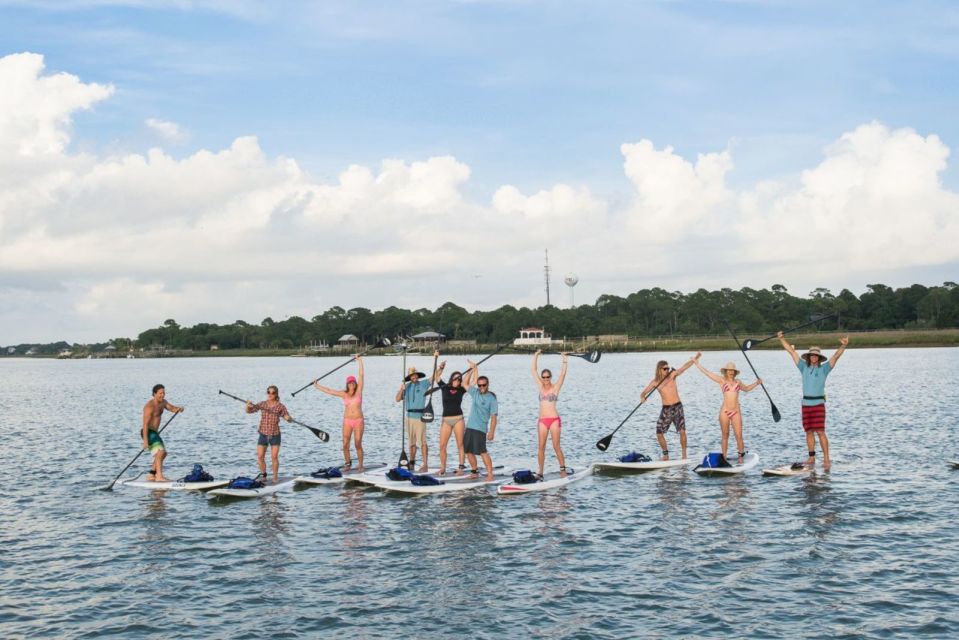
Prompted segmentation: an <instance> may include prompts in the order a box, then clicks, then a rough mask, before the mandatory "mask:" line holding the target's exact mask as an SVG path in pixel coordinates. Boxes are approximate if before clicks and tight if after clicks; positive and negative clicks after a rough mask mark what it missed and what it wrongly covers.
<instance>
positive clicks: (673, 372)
mask: <svg viewBox="0 0 959 640" xmlns="http://www.w3.org/2000/svg"><path fill="white" fill-rule="evenodd" d="M701 355H703V354H702V353H697V354H696V355H695V356H693V357H692V358H690V359H689V362H687V363H686V364H684V365H683V366H681V367H680V368H679V369H670V368H669V364H668V363H667V362H666V361H665V360H660V361H659V362H657V363H656V377H655V378H653V379H652V380H651V381H650V383H649V384H648V385H646V388H645V389H643V392H642V393H641V394H640V398H641V399H642V401H643V402H646V399H647V398H648V397H649V394H651V393H652V392H653V389H656V390H657V391H659V398H660V399H661V400H662V401H663V408H662V410H661V411H660V412H659V420H657V421H656V439H657V440H659V448H660V449H662V450H663V457H661V458H660V460H669V447H668V446H666V432H667V431H669V425H670V424H671V423H672V424H674V425H676V432H677V433H679V444H680V446H681V447H682V448H683V460H685V459H686V416H685V415H684V414H683V403H682V402H681V401H680V400H679V389H677V388H676V378H678V377H679V376H681V375H682V374H683V373H684V372H685V371H686V369H689V368H690V367H691V366H693V364H695V363H696V361H697V360H699V357H700V356H701Z"/></svg>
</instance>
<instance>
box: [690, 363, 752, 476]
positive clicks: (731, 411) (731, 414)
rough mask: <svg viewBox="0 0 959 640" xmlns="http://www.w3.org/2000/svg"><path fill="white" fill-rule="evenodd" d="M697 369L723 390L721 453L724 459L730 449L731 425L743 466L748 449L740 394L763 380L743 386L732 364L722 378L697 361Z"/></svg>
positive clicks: (727, 366)
mask: <svg viewBox="0 0 959 640" xmlns="http://www.w3.org/2000/svg"><path fill="white" fill-rule="evenodd" d="M696 367H697V368H698V369H699V370H700V371H702V372H703V373H704V374H705V375H706V376H707V377H708V378H709V379H710V380H712V381H713V382H715V383H716V384H718V385H719V386H720V387H721V388H722V390H723V406H722V407H720V408H719V428H720V429H721V430H722V438H723V439H722V444H721V451H722V454H723V458H725V457H726V451H727V449H728V448H729V442H728V441H729V425H730V424H732V426H733V435H735V436H736V446H737V447H738V449H737V453H739V462H738V463H737V464H742V463H743V460H744V459H745V457H746V447H745V446H744V445H743V414H742V411H741V410H740V408H739V392H740V391H747V392H748V391H752V390H753V389H755V388H756V387H758V386H759V385H760V384H762V382H763V381H762V378H758V379H757V380H756V381H755V382H754V383H752V384H743V383H741V382H740V381H739V380H737V379H736V376H738V375H739V370H738V369H737V368H736V365H735V364H733V363H732V362H727V363H726V366H725V367H723V368H722V369H720V370H719V372H720V373H721V374H722V375H721V376H718V375H716V374H715V373H713V372H712V371H709V370H708V369H706V368H705V367H703V365H701V364H699V361H698V360H696Z"/></svg>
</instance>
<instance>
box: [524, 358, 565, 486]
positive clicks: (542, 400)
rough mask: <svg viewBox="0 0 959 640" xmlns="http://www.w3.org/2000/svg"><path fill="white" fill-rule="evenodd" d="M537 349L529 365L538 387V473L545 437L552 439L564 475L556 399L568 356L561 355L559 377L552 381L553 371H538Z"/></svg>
mask: <svg viewBox="0 0 959 640" xmlns="http://www.w3.org/2000/svg"><path fill="white" fill-rule="evenodd" d="M540 353H542V351H541V350H537V351H536V353H534V354H533V363H532V366H531V369H532V372H533V379H534V380H536V384H537V386H538V387H539V422H538V423H537V429H538V431H539V455H538V460H539V475H540V476H542V475H543V465H544V464H545V463H546V438H547V437H549V438H550V439H551V440H552V441H553V450H554V451H555V452H556V459H557V460H558V461H559V473H560V475H562V476H565V475H566V457H565V456H564V455H563V450H562V448H560V446H559V436H560V430H561V429H562V427H563V421H562V419H561V418H560V417H559V414H558V413H556V400H557V399H558V398H559V391H560V389H562V387H563V380H565V379H566V368H567V366H568V364H569V356H568V355H567V354H566V353H563V354H561V355H562V356H563V368H562V369H560V372H559V379H558V380H557V381H556V383H555V384H554V383H553V372H552V371H550V370H549V369H543V370H542V371H539V354H540Z"/></svg>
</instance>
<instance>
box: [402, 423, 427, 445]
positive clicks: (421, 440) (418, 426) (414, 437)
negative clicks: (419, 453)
mask: <svg viewBox="0 0 959 640" xmlns="http://www.w3.org/2000/svg"><path fill="white" fill-rule="evenodd" d="M406 437H407V438H409V439H410V444H415V445H417V446H419V447H420V448H423V449H425V448H426V425H425V424H424V423H423V421H422V420H417V419H416V418H407V419H406Z"/></svg>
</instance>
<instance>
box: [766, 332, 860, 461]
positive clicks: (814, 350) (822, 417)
mask: <svg viewBox="0 0 959 640" xmlns="http://www.w3.org/2000/svg"><path fill="white" fill-rule="evenodd" d="M776 337H777V338H779V344H781V345H782V346H783V349H785V350H786V351H788V352H789V355H790V356H791V357H792V359H793V362H794V363H796V367H797V368H798V369H799V373H801V374H802V398H803V399H802V428H803V431H804V432H805V433H806V449H807V450H808V451H809V457H808V458H806V463H805V464H806V466H808V467H813V466H815V465H816V441H815V437H814V436H818V437H819V446H820V448H822V467H823V469H825V470H826V471H829V467H830V466H831V464H832V463H831V461H830V460H829V438H827V437H826V377H827V376H828V375H829V374H830V373H832V370H833V368H835V366H836V363H837V362H838V361H839V358H840V357H842V354H844V353H845V352H846V346H847V345H848V344H849V336H843V337H842V338H840V339H839V348H838V349H837V350H836V353H834V354H832V358H830V359H829V360H828V361H827V360H826V359H825V358H824V357H823V355H822V351H821V350H820V349H819V347H810V348H809V351H807V352H806V353H804V354H802V357H800V356H799V354H798V353H796V349H795V347H793V346H792V345H791V344H789V343H788V342H786V338H785V337H784V336H783V332H782V331H780V332H779V333H777V334H776Z"/></svg>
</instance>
